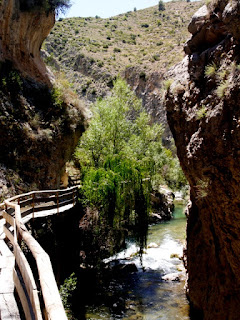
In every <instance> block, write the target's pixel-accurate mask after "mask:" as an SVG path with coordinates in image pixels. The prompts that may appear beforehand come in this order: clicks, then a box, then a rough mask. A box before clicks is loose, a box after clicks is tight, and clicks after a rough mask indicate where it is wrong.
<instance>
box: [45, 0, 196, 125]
mask: <svg viewBox="0 0 240 320" xmlns="http://www.w3.org/2000/svg"><path fill="white" fill-rule="evenodd" d="M200 6H201V2H192V3H191V2H186V1H174V2H169V3H166V4H165V10H164V11H158V7H157V6H154V7H150V8H147V9H144V10H139V11H136V12H128V13H126V14H121V15H119V16H116V17H112V18H109V19H101V18H99V17H96V18H67V19H62V20H61V21H58V22H57V23H56V25H55V27H54V29H53V30H52V32H51V34H50V35H49V37H48V38H47V40H46V42H45V45H44V48H45V50H46V51H47V53H48V54H47V56H46V54H45V57H46V61H47V62H48V63H49V64H50V65H53V66H55V68H57V69H60V68H61V69H62V70H64V71H65V72H66V76H67V77H68V79H69V81H70V82H71V83H73V86H74V88H75V89H76V90H77V92H78V94H79V96H80V97H82V98H83V99H84V100H85V102H86V103H90V102H93V101H95V100H96V98H97V97H103V96H105V95H106V94H107V93H108V92H109V90H110V89H111V88H112V83H113V79H114V78H115V77H116V76H117V75H118V74H120V75H121V76H123V77H124V78H126V80H127V81H128V83H129V84H130V85H131V87H132V88H133V89H134V90H135V91H136V93H137V95H138V96H139V97H141V98H142V99H143V105H144V106H145V108H146V109H147V110H148V112H149V113H150V114H152V116H153V118H154V120H155V121H161V122H163V123H165V124H166V119H165V111H164V109H163V107H162V103H161V96H162V92H161V91H162V90H161V89H162V87H163V80H164V75H165V73H166V71H167V70H168V69H169V67H171V66H172V65H174V64H175V63H177V62H179V61H180V60H181V59H182V58H183V56H184V52H183V49H182V47H183V44H184V42H185V41H186V40H187V38H188V37H189V33H188V31H187V25H188V23H189V21H190V18H191V16H192V14H193V13H194V12H195V11H196V10H197V9H198V8H199V7H200Z"/></svg>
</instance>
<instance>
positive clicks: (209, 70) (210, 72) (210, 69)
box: [205, 63, 217, 78]
mask: <svg viewBox="0 0 240 320" xmlns="http://www.w3.org/2000/svg"><path fill="white" fill-rule="evenodd" d="M216 70H217V66H216V64H215V63H211V64H209V65H207V66H206V67H205V76H206V77H207V78H211V77H213V76H214V75H215V73H216Z"/></svg>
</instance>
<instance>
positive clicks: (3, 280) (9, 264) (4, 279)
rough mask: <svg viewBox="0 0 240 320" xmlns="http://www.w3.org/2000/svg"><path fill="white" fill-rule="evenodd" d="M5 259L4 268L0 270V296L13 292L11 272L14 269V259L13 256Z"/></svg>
mask: <svg viewBox="0 0 240 320" xmlns="http://www.w3.org/2000/svg"><path fill="white" fill-rule="evenodd" d="M5 259H6V260H5V266H4V268H2V269H1V274H0V294H3V293H13V292H14V283H13V277H12V272H13V268H14V263H15V258H14V256H12V257H5Z"/></svg>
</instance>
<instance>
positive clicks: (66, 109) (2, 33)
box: [0, 0, 86, 198]
mask: <svg viewBox="0 0 240 320" xmlns="http://www.w3.org/2000/svg"><path fill="white" fill-rule="evenodd" d="M27 3H30V4H31V6H30V7H28V6H26V4H27ZM35 3H37V4H38V5H35ZM41 3H43V2H41V1H40V2H39V1H38V2H36V1H35V2H34V1H32V2H31V1H28V2H27V1H21V0H17V1H15V0H2V1H0V123H1V126H0V149H1V152H0V168H1V170H0V197H1V198H2V197H5V196H6V195H8V194H11V193H16V192H22V191H25V190H26V189H28V188H30V189H32V188H34V189H35V188H55V187H59V185H60V183H61V177H62V176H63V175H64V167H65V163H66V161H68V160H69V159H70V157H71V155H72V153H73V151H74V148H75V146H76V144H77V142H78V139H79V137H80V135H81V133H82V132H83V130H84V125H85V119H86V110H85V109H84V107H83V105H81V103H80V102H79V101H78V100H77V96H76V95H74V94H73V93H72V92H71V91H70V90H69V88H66V85H65V87H64V86H61V85H59V83H58V82H55V80H54V79H53V78H50V74H49V72H48V70H47V68H46V66H45V64H44V62H43V61H42V60H41V58H40V47H41V44H42V42H43V40H44V39H45V38H46V36H47V35H48V33H49V32H50V30H51V28H52V27H53V25H54V20H55V14H54V10H45V8H43V7H41ZM18 187H19V188H18Z"/></svg>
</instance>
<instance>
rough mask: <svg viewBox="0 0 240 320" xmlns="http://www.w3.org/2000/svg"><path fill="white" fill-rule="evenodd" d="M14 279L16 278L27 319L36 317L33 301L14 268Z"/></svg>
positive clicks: (17, 288) (15, 281) (16, 285)
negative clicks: (26, 292)
mask: <svg viewBox="0 0 240 320" xmlns="http://www.w3.org/2000/svg"><path fill="white" fill-rule="evenodd" d="M13 280H14V284H15V287H16V290H17V293H18V296H19V298H20V300H21V305H22V307H23V311H24V314H25V317H26V319H34V314H33V310H32V306H31V303H30V301H29V297H27V296H26V294H25V291H24V289H23V286H22V284H21V282H20V279H19V278H18V275H17V272H16V270H15V269H14V270H13Z"/></svg>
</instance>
